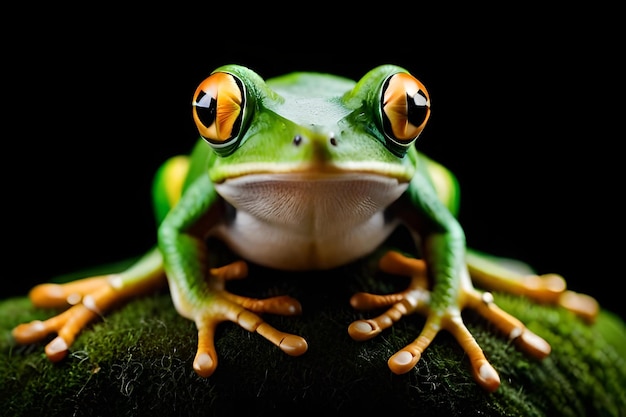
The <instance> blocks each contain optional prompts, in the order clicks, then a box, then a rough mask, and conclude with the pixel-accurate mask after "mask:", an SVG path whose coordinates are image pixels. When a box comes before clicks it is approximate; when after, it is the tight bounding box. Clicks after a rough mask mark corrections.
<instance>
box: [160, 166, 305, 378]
mask: <svg viewBox="0 0 626 417" xmlns="http://www.w3.org/2000/svg"><path fill="white" fill-rule="evenodd" d="M224 209H225V206H224V202H223V201H222V200H221V198H220V197H219V195H218V194H217V192H216V191H215V188H214V186H213V184H212V182H211V181H210V179H209V177H208V175H201V176H198V178H196V179H195V180H194V181H193V183H192V184H190V185H189V186H188V187H187V188H186V189H185V192H184V194H183V195H182V197H181V199H180V201H178V203H177V204H176V206H174V207H173V208H172V210H171V211H170V212H169V213H168V215H167V216H166V217H165V218H164V219H163V222H162V223H161V226H160V227H159V232H158V239H159V249H160V251H161V253H162V254H163V258H164V267H165V271H166V275H167V277H168V282H169V287H170V292H171V294H172V300H173V302H174V305H175V306H176V309H177V310H178V312H179V313H180V314H181V315H182V316H183V317H186V318H188V319H190V320H193V321H194V322H195V323H196V326H197V328H198V350H197V353H196V357H195V360H194V364H193V366H194V369H195V370H196V372H197V373H198V374H199V375H201V376H209V375H211V374H212V373H213V371H214V370H215V368H216V366H217V353H216V351H215V345H214V333H215V328H216V326H217V325H218V324H219V323H221V322H223V321H231V322H234V323H237V324H239V325H240V326H241V327H243V328H245V329H246V330H248V331H251V332H256V333H259V334H260V335H262V336H263V337H265V338H266V339H268V340H269V341H271V342H272V343H274V344H275V345H276V346H278V347H280V348H281V349H282V350H283V351H284V352H286V353H288V354H290V355H294V356H296V355H300V354H302V353H304V352H305V351H306V350H307V344H306V341H305V340H304V339H303V338H301V337H299V336H295V335H291V334H287V333H283V332H280V331H278V330H277V329H275V328H273V327H272V326H270V325H269V324H267V323H266V322H265V321H264V320H263V319H262V318H261V317H259V316H258V315H257V314H255V313H265V312H268V313H274V314H283V315H294V314H299V313H300V311H301V307H300V304H299V303H298V302H297V301H296V300H294V299H293V298H291V297H288V296H277V297H272V298H267V299H263V300H258V299H251V298H247V297H242V296H237V295H235V294H232V293H229V292H227V291H226V290H225V289H224V281H225V280H228V279H238V278H243V277H245V276H246V275H247V266H246V264H245V263H244V262H243V261H238V262H234V263H232V264H229V265H226V266H223V267H220V268H212V267H211V265H209V264H208V259H209V249H208V248H207V245H206V242H205V239H206V237H207V231H208V230H211V228H213V227H214V226H215V225H217V224H218V223H219V221H221V219H222V218H223V217H224V216H223V214H224Z"/></svg>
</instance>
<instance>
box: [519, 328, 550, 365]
mask: <svg viewBox="0 0 626 417" xmlns="http://www.w3.org/2000/svg"><path fill="white" fill-rule="evenodd" d="M514 339H515V343H516V344H517V345H518V346H519V347H520V349H522V350H523V351H524V352H526V353H527V354H529V355H531V356H533V357H535V358H537V359H543V358H545V357H547V356H548V355H549V354H550V352H551V350H552V348H551V347H550V344H549V343H548V342H546V341H545V340H544V339H543V338H541V337H539V336H537V335H536V334H535V333H533V332H531V331H530V330H528V329H527V328H524V329H523V330H522V332H521V334H520V335H519V336H517V337H515V338H514Z"/></svg>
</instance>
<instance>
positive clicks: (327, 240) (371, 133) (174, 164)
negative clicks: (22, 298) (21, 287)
mask: <svg viewBox="0 0 626 417" xmlns="http://www.w3.org/2000/svg"><path fill="white" fill-rule="evenodd" d="M214 73H227V74H230V75H231V76H234V77H235V78H236V79H238V80H239V81H240V82H241V86H243V90H242V91H243V93H242V95H243V96H244V97H245V106H244V109H243V111H244V113H243V117H242V119H241V128H240V130H238V131H237V132H236V135H235V136H234V137H232V138H230V139H229V140H227V141H225V142H224V144H223V145H219V144H218V145H217V146H215V144H211V143H210V142H209V141H207V140H205V139H200V140H199V141H198V143H197V145H196V146H195V148H194V150H193V152H192V154H191V155H190V157H189V158H177V159H172V160H171V161H168V162H167V163H166V164H164V165H163V167H162V168H161V169H160V170H159V172H158V173H157V176H156V179H155V183H154V188H153V191H154V200H155V211H156V216H157V219H158V222H159V224H160V226H159V230H158V245H157V247H156V248H155V249H153V250H152V251H150V252H149V253H148V254H146V256H145V257H144V258H143V259H141V260H140V261H138V263H137V264H136V265H135V266H134V267H132V268H130V269H129V270H127V271H123V272H121V273H120V274H116V275H114V276H109V277H106V282H105V283H104V284H102V285H103V287H104V289H101V291H100V292H98V291H96V290H93V289H85V290H76V292H78V293H79V294H80V296H81V297H82V303H78V304H77V305H74V306H73V307H71V308H70V310H69V311H70V315H72V314H73V315H74V318H75V319H72V320H67V319H66V316H63V320H58V321H53V320H52V319H51V320H49V321H46V322H43V325H42V323H41V322H39V323H37V324H33V323H31V324H24V325H21V326H18V327H17V328H16V330H15V331H14V335H15V337H16V339H17V340H18V341H20V342H22V343H27V342H32V341H34V340H41V339H42V338H43V337H45V336H46V335H47V334H48V333H51V332H57V333H58V335H59V336H58V337H57V339H55V340H53V341H52V342H51V343H50V344H49V345H48V346H47V348H46V353H47V354H48V356H49V357H50V358H51V359H52V360H59V359H60V358H62V357H63V356H64V355H65V354H66V353H67V351H68V349H69V347H70V346H71V343H72V342H73V340H74V338H75V337H76V335H77V334H78V333H79V332H80V330H81V329H82V328H83V327H84V326H85V325H86V324H87V323H88V322H89V321H91V320H94V319H96V318H97V317H98V315H97V314H95V313H102V312H104V311H106V310H108V309H109V308H110V306H112V305H113V304H114V302H116V301H117V300H119V299H121V298H124V299H127V298H130V297H132V296H135V295H138V294H140V293H145V292H147V291H149V290H151V289H152V288H153V287H154V286H155V285H158V284H159V283H163V282H164V280H163V278H164V277H166V278H167V283H168V284H169V288H170V291H171V294H172V300H173V302H174V305H175V306H176V308H177V310H178V312H179V313H180V314H181V315H182V316H184V317H187V318H189V319H191V320H194V321H195V323H196V325H197V327H198V352H197V355H196V359H195V361H194V369H195V370H196V372H197V373H198V374H200V375H202V376H209V375H211V373H212V372H213V371H214V370H215V368H216V366H217V357H218V355H217V353H216V351H215V347H214V340H213V339H214V332H215V327H216V326H217V325H218V324H219V323H221V322H223V321H232V322H236V323H238V324H239V325H241V326H242V327H244V328H246V329H247V330H249V331H253V332H257V333H258V334H260V335H262V336H264V337H265V338H267V339H268V340H270V341H271V342H272V343H274V344H276V345H277V346H279V347H280V348H281V349H282V350H284V351H285V352H286V353H288V354H290V355H294V356H297V355H300V354H303V353H304V352H305V351H306V349H307V345H306V341H304V339H302V338H301V337H299V336H296V335H290V334H286V333H282V332H280V331H279V330H276V329H274V328H272V327H271V326H270V325H269V324H267V323H266V322H264V320H263V319H262V318H261V316H260V314H259V313H268V312H269V313H274V314H285V315H292V314H298V313H299V311H300V305H299V303H298V302H297V301H296V300H293V299H291V298H290V297H288V296H283V297H274V298H270V299H266V300H250V299H247V298H245V297H240V296H236V295H234V294H231V293H228V292H227V291H226V290H225V288H224V280H225V279H230V278H233V277H234V278H241V277H243V276H246V274H247V270H246V268H245V264H243V263H233V264H231V265H227V266H226V267H224V268H222V269H215V265H209V264H208V262H209V261H208V260H209V259H210V256H209V253H210V251H211V248H210V247H207V244H206V242H207V238H208V237H216V238H218V239H221V240H223V241H224V242H225V243H226V244H227V245H228V246H229V247H230V248H231V249H232V250H233V252H235V253H236V254H238V255H240V256H241V257H242V258H243V259H245V260H248V261H252V262H256V263H258V264H262V265H265V266H268V267H272V268H277V269H285V270H294V271H297V270H312V269H327V268H333V267H336V266H340V265H343V264H346V263H348V262H351V261H354V260H356V259H359V258H362V257H364V256H367V255H369V254H370V253H371V252H372V251H373V250H374V249H376V247H377V246H378V245H379V244H380V243H382V242H383V241H384V240H385V239H386V238H387V237H388V236H389V235H390V234H391V232H392V231H393V230H394V229H395V228H396V227H398V226H400V225H405V226H407V227H408V228H409V229H410V230H411V231H412V232H413V233H414V234H415V236H416V237H418V238H417V239H416V250H417V253H418V254H420V256H421V257H422V258H423V261H424V263H423V264H419V265H425V266H426V267H425V268H422V267H420V266H419V265H418V266H415V264H411V265H413V266H410V267H408V269H407V267H406V262H405V261H404V260H397V259H396V260H395V261H392V262H390V263H389V264H388V265H387V266H384V265H383V264H382V263H381V269H386V270H388V271H391V272H395V271H401V273H407V274H408V275H410V276H411V277H412V281H411V284H410V286H409V288H407V290H406V291H405V292H403V293H399V294H397V297H396V298H393V299H392V300H391V301H388V302H386V303H382V302H379V301H380V300H379V299H377V298H376V296H375V295H371V294H369V295H368V294H360V295H357V296H355V297H356V298H355V299H354V300H353V301H352V304H353V306H355V307H357V308H363V309H365V308H368V306H369V307H371V306H381V305H388V306H389V309H388V310H387V312H386V313H384V314H382V315H381V316H379V317H376V318H373V319H370V320H358V321H357V322H355V323H352V324H351V325H350V328H349V332H350V335H351V336H352V337H353V338H354V339H356V340H365V339H369V338H371V337H374V336H375V335H377V334H379V333H380V332H381V331H382V330H384V329H385V328H388V327H390V326H391V325H392V324H393V323H394V322H396V321H398V320H399V319H401V318H402V317H403V316H405V315H408V314H411V313H413V312H417V313H420V314H424V315H425V316H426V318H427V320H426V324H425V327H424V330H423V331H422V333H421V334H420V335H419V336H418V337H417V338H416V339H415V341H414V342H412V343H411V344H409V345H408V346H407V347H406V348H404V349H402V350H401V351H399V352H398V353H397V354H396V355H394V356H393V357H392V358H390V360H389V367H390V368H391V370H392V371H394V372H395V373H404V372H408V371H409V370H410V369H411V368H412V367H413V366H414V365H415V364H416V363H417V361H418V360H419V358H420V356H421V352H422V351H423V350H424V349H425V348H426V347H427V346H428V345H429V343H430V342H431V341H432V339H433V338H434V337H435V335H436V334H437V333H438V332H439V331H440V330H441V329H445V330H448V331H450V332H451V333H452V334H453V335H454V336H455V337H456V338H457V340H458V341H459V343H460V344H461V345H462V346H463V348H464V349H465V350H466V351H467V352H468V357H469V358H470V363H471V366H472V368H473V369H472V370H473V374H474V377H475V379H476V380H477V382H478V383H479V384H481V385H482V386H483V387H484V388H485V389H487V390H489V391H493V390H495V389H496V388H497V387H498V385H499V377H498V375H497V372H496V371H495V370H494V369H493V368H492V367H491V365H490V364H489V363H488V361H487V360H486V359H485V357H484V355H483V353H482V350H481V349H480V347H479V346H478V344H477V343H476V342H475V340H474V338H473V337H472V336H471V334H470V333H469V331H468V330H467V328H466V327H465V325H464V324H463V320H462V318H461V310H462V309H463V308H465V307H471V308H474V309H476V310H478V312H479V313H480V314H482V315H483V316H485V317H486V318H487V319H489V320H491V321H492V322H493V323H494V324H495V325H496V327H497V328H499V330H500V331H502V332H505V333H506V334H509V335H510V336H511V338H515V339H516V342H517V345H518V346H519V347H520V348H522V349H523V350H525V351H527V352H529V353H530V354H531V355H534V356H536V357H544V356H546V355H547V354H548V353H549V351H550V347H549V345H548V344H547V343H546V342H545V341H543V340H542V339H540V338H539V337H538V336H536V335H534V334H532V333H531V332H530V331H528V329H526V328H525V327H524V326H523V325H522V324H521V323H519V321H517V320H516V319H514V318H512V317H511V316H508V315H507V314H506V313H504V312H502V311H501V310H499V309H498V308H497V307H496V306H495V304H494V303H493V300H492V298H491V297H490V295H489V294H488V293H482V292H479V291H477V290H476V289H474V287H473V284H472V281H471V278H470V272H469V269H468V267H470V268H471V272H472V273H471V277H472V278H474V272H476V271H479V272H480V271H482V272H484V273H483V274H482V275H481V274H478V276H482V277H483V279H482V281H481V282H482V283H483V284H493V287H494V288H498V289H503V288H504V289H506V290H510V291H512V292H518V293H525V294H526V295H531V296H535V297H536V298H538V299H541V300H542V301H545V299H546V297H545V294H547V293H549V294H552V292H555V291H552V290H547V289H546V288H547V287H549V285H545V286H544V287H542V288H540V289H539V290H536V288H538V287H541V285H537V282H534V287H533V288H535V290H536V291H537V292H536V293H529V292H528V291H526V290H527V288H526V287H525V286H524V285H523V284H520V283H521V282H522V281H523V280H520V277H518V276H516V275H515V274H513V273H511V272H510V271H499V270H498V269H496V268H497V266H496V265H495V264H493V263H492V262H490V261H489V260H488V258H484V257H482V256H480V255H479V254H476V253H474V252H471V251H468V250H466V247H465V236H464V232H463V229H462V228H461V226H460V225H459V223H458V221H457V220H456V218H455V215H456V212H457V209H458V204H459V201H458V195H459V192H458V186H457V182H456V180H455V178H454V177H453V175H452V174H451V173H450V172H448V171H447V170H446V169H445V168H443V167H442V166H441V165H439V164H438V163H436V162H434V161H432V160H431V159H429V158H427V157H426V156H424V155H422V154H420V153H419V152H418V151H417V150H416V148H415V146H414V141H415V139H416V138H417V135H418V134H419V132H421V130H420V131H418V132H417V134H416V137H414V138H412V139H411V140H407V141H394V140H393V138H392V139H391V140H390V137H389V134H388V129H387V130H386V128H385V125H384V122H383V118H384V116H383V113H384V110H383V109H382V105H381V96H382V94H383V91H384V88H385V85H386V84H385V82H386V80H388V79H389V78H390V77H391V76H393V75H394V74H398V73H401V74H408V72H407V71H406V70H404V69H403V68H399V67H396V66H393V65H384V66H380V67H377V68H375V69H373V70H372V71H370V72H368V73H367V74H366V75H365V76H364V77H363V78H362V79H361V80H360V81H358V82H354V81H352V80H348V79H345V78H341V77H337V76H333V75H327V74H317V73H294V74H288V75H285V76H281V77H278V78H274V79H270V80H267V81H265V80H263V79H261V78H260V77H259V76H258V75H257V74H255V73H254V72H252V71H251V70H249V69H247V68H244V67H241V66H236V65H228V66H224V67H221V68H218V69H216V70H215V71H214ZM199 129H200V132H201V133H202V127H201V126H199ZM398 142H401V143H398ZM174 168H178V169H174ZM364 202H366V203H364ZM403 259H405V260H406V258H403ZM413 261H414V260H413ZM409 262H411V261H409ZM472 263H475V264H476V265H475V266H473V267H471V264H472ZM390 265H391V266H390ZM396 267H398V268H400V269H397V268H396ZM212 268H213V269H212ZM402 271H404V272H402ZM493 271H496V272H493ZM485 274H486V275H487V276H488V277H487V278H484V276H485ZM535 278H538V277H536V276H535ZM557 281H558V280H557ZM429 283H430V284H429ZM487 286H488V285H487ZM518 287H519V288H518ZM552 287H554V286H552ZM520 288H521V289H520ZM563 289H564V287H563ZM563 289H560V290H558V291H556V292H558V293H561V292H563ZM535 290H533V291H535ZM73 291H75V290H74V289H72V290H70V289H69V288H68V289H67V293H70V292H72V293H73ZM41 292H42V294H43V296H42V297H41V298H42V299H44V300H50V299H52V298H53V297H52V295H51V293H46V292H45V291H44V290H42V291H41ZM103 294H104V295H103ZM31 297H32V298H33V296H32V295H31ZM359 297H361V298H359ZM34 298H36V297H34ZM550 301H553V302H554V303H559V301H558V297H556V296H554V297H552V299H551V300H550ZM36 303H39V304H45V303H42V302H36ZM568 308H571V307H568ZM574 309H575V308H574ZM94 312H95V313H94ZM59 317H61V315H60V316H59ZM76 318H77V319H76ZM59 321H60V323H59ZM70 322H71V323H70ZM77 322H79V324H78V325H76V323H77Z"/></svg>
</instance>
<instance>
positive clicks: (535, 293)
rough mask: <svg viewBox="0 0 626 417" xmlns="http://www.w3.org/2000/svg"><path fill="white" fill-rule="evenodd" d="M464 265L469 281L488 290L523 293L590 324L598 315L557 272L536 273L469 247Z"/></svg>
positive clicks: (592, 304) (591, 303) (593, 302)
mask: <svg viewBox="0 0 626 417" xmlns="http://www.w3.org/2000/svg"><path fill="white" fill-rule="evenodd" d="M466 260H467V266H468V270H469V272H470V276H471V277H472V281H473V282H474V283H476V284H477V285H479V286H480V287H482V288H484V289H487V290H491V291H503V292H508V293H511V294H517V295H523V296H526V297H528V298H530V299H532V300H535V301H538V302H541V303H547V304H555V305H560V306H562V307H564V308H566V309H568V310H570V311H572V312H573V313H575V314H576V315H578V316H579V317H581V318H582V319H583V320H585V321H587V322H589V323H591V322H593V321H594V320H595V318H596V316H597V314H598V309H599V307H598V303H597V301H596V300H595V299H594V298H592V297H590V296H588V295H585V294H580V293H576V292H574V291H570V290H567V289H566V284H565V280H564V279H563V277H561V276H560V275H557V274H543V275H537V274H535V273H534V272H533V271H532V269H531V268H530V267H529V266H527V265H526V264H524V263H522V262H520V261H516V260H509V259H505V258H498V257H494V256H491V255H486V254H484V253H481V252H478V251H475V250H469V249H468V251H467V255H466Z"/></svg>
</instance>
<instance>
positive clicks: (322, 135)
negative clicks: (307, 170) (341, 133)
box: [292, 131, 339, 162]
mask: <svg viewBox="0 0 626 417" xmlns="http://www.w3.org/2000/svg"><path fill="white" fill-rule="evenodd" d="M292 143H293V146H295V147H297V148H301V149H302V150H303V151H304V152H306V153H307V154H308V155H309V158H311V159H312V160H316V161H318V162H322V161H330V160H332V159H333V157H332V155H333V148H336V147H337V146H339V141H338V140H337V136H336V135H335V133H334V132H332V131H326V132H314V131H305V132H302V133H297V134H296V135H294V137H293V140H292Z"/></svg>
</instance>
